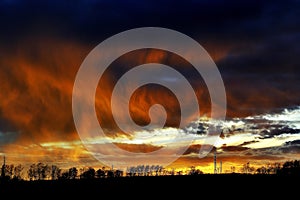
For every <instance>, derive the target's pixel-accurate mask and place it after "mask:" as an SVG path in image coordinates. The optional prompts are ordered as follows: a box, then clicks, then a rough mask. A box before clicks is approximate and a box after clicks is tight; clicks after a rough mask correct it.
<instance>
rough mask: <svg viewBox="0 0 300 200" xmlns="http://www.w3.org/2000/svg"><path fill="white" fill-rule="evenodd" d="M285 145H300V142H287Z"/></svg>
mask: <svg viewBox="0 0 300 200" xmlns="http://www.w3.org/2000/svg"><path fill="white" fill-rule="evenodd" d="M284 145H285V146H291V145H300V140H293V141H288V142H285V144H284Z"/></svg>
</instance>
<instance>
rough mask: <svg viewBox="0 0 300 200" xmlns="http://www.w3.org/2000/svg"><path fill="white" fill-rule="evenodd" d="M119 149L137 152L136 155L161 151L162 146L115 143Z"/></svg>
mask: <svg viewBox="0 0 300 200" xmlns="http://www.w3.org/2000/svg"><path fill="white" fill-rule="evenodd" d="M114 144H115V145H117V146H118V147H119V148H121V149H124V150H126V151H130V152H135V153H149V152H153V151H157V150H159V149H161V148H162V147H160V146H154V145H151V144H126V143H114Z"/></svg>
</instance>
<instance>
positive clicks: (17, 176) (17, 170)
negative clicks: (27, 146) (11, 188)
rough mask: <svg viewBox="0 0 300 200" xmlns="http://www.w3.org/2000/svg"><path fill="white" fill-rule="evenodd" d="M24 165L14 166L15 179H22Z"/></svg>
mask: <svg viewBox="0 0 300 200" xmlns="http://www.w3.org/2000/svg"><path fill="white" fill-rule="evenodd" d="M23 169H24V167H23V166H22V165H21V164H19V165H17V166H15V167H14V175H13V179H15V180H21V179H22V175H21V174H22V171H23Z"/></svg>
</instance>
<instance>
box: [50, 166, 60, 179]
mask: <svg viewBox="0 0 300 200" xmlns="http://www.w3.org/2000/svg"><path fill="white" fill-rule="evenodd" d="M50 168H51V169H50V171H51V172H50V173H51V180H57V179H58V178H59V177H60V176H61V169H60V168H59V167H57V166H56V165H51V167H50Z"/></svg>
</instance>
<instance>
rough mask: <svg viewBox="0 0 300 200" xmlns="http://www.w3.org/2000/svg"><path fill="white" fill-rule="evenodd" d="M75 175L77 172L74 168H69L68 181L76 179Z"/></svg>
mask: <svg viewBox="0 0 300 200" xmlns="http://www.w3.org/2000/svg"><path fill="white" fill-rule="evenodd" d="M77 174H78V170H77V168H76V167H71V168H70V169H69V179H76V177H77Z"/></svg>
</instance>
